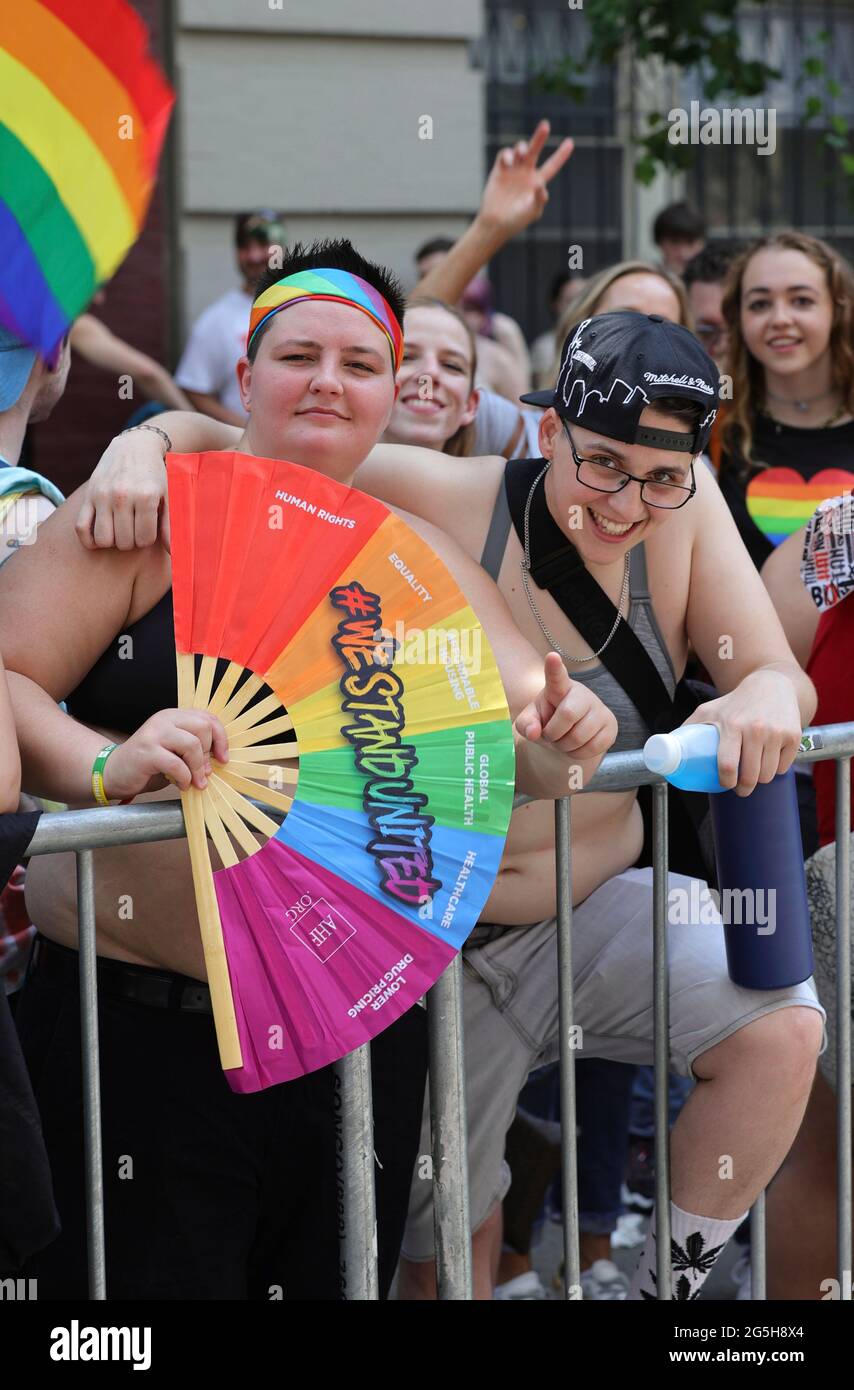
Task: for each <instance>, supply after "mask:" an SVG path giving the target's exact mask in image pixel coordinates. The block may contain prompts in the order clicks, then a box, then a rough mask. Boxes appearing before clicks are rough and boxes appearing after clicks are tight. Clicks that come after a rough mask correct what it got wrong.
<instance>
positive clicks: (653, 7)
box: [535, 0, 854, 202]
mask: <svg viewBox="0 0 854 1390" xmlns="http://www.w3.org/2000/svg"><path fill="white" fill-rule="evenodd" d="M754 3H755V4H756V5H758V6H761V5H764V4H768V3H770V0H754ZM739 4H740V0H585V3H584V16H585V19H586V22H587V29H588V34H589V38H588V42H587V46H586V48H585V50H584V52H583V53H581V54H580V56H577V57H576V56H569V57H565V58H562V59H561V60H560V61H558V62H556V63H555V64H553V65H552V66H551V67H550V68H549V69H548V70H547V71H546V72H544V73H541V74H540V75H539V77H538V78H537V79H536V82H535V86H536V87H537V88H539V89H540V90H542V91H550V92H563V93H566V94H568V95H569V96H570V97H571V99H572V100H573V101H575V102H582V101H584V100H585V98H586V96H587V92H588V90H589V74H590V71H591V69H592V68H594V67H599V68H609V67H614V66H615V65H616V63H617V62H618V60H619V58H620V56H621V54H622V53H623V52H624V50H625V49H626V48H627V47H629V46H630V47H631V50H632V52H633V53H634V55H635V57H636V58H640V59H643V58H649V57H653V56H654V57H657V58H658V59H660V60H661V62H663V63H664V64H667V65H671V66H673V67H676V68H682V69H685V68H699V69H700V71H701V73H702V76H703V87H704V92H705V95H706V97H707V99H708V100H709V101H710V102H717V101H719V100H721V99H722V98H732V99H735V98H744V97H758V96H761V95H762V94H763V93H764V92H765V91H766V90H767V89H768V87H769V85H770V84H771V83H772V82H774V81H777V80H779V78H780V77H781V73H780V72H779V70H778V69H776V68H773V67H771V66H770V65H769V64H767V63H764V62H760V61H756V60H754V59H747V58H744V57H743V56H742V53H741V45H740V39H739V32H738V26H737V23H736V18H737V13H738V9H739ZM810 42H811V46H812V47H813V48H814V49H817V50H819V51H814V52H811V53H809V54H808V55H807V56H806V57H805V58H804V60H803V63H802V68H801V74H800V76H799V77H798V79H797V82H798V86H803V85H805V84H807V83H808V84H809V85H810V86H811V87H812V88H813V89H815V87H816V86H819V87H820V88H821V91H820V92H818V91H816V90H812V91H810V92H809V93H808V94H807V95H806V97H805V100H804V109H803V119H804V123H805V124H808V123H809V122H810V121H814V120H816V119H817V118H818V117H819V116H821V117H823V121H824V125H825V127H826V129H825V130H824V141H825V143H826V144H827V145H828V146H830V148H831V149H833V150H835V151H836V152H837V155H838V164H839V168H840V170H841V172H842V173H843V175H844V177H845V180H846V183H847V187H848V192H849V198H851V200H852V202H854V153H852V149H851V129H850V127H849V123H848V121H847V120H846V119H845V117H844V116H841V115H838V114H836V113H835V112H833V111H832V110H831V109H830V108H831V107H832V105H833V102H834V101H835V100H836V99H838V98H839V97H840V96H841V95H842V89H841V87H840V84H839V83H838V82H837V81H836V80H835V78H832V77H830V76H829V75H828V71H827V67H828V65H827V61H826V55H827V53H829V51H830V47H831V45H832V43H833V33H832V32H831V31H830V30H829V29H822V30H820V31H819V32H818V33H816V34H815V35H814V36H813V38H812V40H811V41H810ZM823 53H824V55H825V56H822V54H823ZM647 125H648V127H649V128H648V129H647V130H646V131H644V132H642V133H640V134H638V135H636V136H635V137H634V143H635V145H636V146H637V150H638V158H637V161H636V163H635V177H636V178H637V179H638V180H639V182H641V183H645V184H648V183H651V182H652V180H653V179H654V178H655V175H656V173H657V171H658V170H659V169H662V168H663V169H670V170H679V169H685V168H688V167H690V166H691V164H693V162H694V159H695V157H696V150H695V149H694V148H693V147H692V146H690V145H672V144H670V142H669V141H668V139H667V118H666V116H665V114H664V113H663V112H652V113H650V114H649V115H648V116H647Z"/></svg>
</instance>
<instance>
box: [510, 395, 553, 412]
mask: <svg viewBox="0 0 854 1390" xmlns="http://www.w3.org/2000/svg"><path fill="white" fill-rule="evenodd" d="M554 398H555V393H554V391H526V392H525V394H524V396H520V397H519V400H520V401H524V402H525V404H526V405H538V406H539V407H540V409H541V410H548V409H549V408H550V406H552V405H553V404H554Z"/></svg>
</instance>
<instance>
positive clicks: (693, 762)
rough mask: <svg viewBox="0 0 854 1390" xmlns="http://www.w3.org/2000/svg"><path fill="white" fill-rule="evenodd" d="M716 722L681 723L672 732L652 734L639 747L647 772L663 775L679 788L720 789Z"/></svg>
mask: <svg viewBox="0 0 854 1390" xmlns="http://www.w3.org/2000/svg"><path fill="white" fill-rule="evenodd" d="M719 740H720V734H719V733H718V728H717V725H716V724H683V725H682V727H681V728H679V729H674V730H673V733H672V734H653V736H652V738H648V739H647V741H646V743H645V744H644V748H643V760H644V762H645V763H646V765H647V767H648V768H649V770H650V772H657V773H659V774H660V776H662V777H666V778H667V780H668V782H670V783H671V785H672V786H674V787H679V788H680V790H681V791H683V792H722V791H723V787H722V786H721V784H720V781H719V780H718V742H719Z"/></svg>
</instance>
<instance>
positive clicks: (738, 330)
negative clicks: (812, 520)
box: [719, 231, 854, 566]
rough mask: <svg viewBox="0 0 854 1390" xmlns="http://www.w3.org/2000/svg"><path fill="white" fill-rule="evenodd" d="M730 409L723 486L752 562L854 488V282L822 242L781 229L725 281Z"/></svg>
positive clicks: (735, 266)
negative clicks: (846, 487) (828, 501)
mask: <svg viewBox="0 0 854 1390" xmlns="http://www.w3.org/2000/svg"><path fill="white" fill-rule="evenodd" d="M723 313H724V318H725V320H726V323H727V330H728V335H729V353H728V363H727V372H728V374H729V377H730V378H731V400H729V401H727V402H726V406H725V415H724V418H723V425H722V430H721V438H722V443H723V453H722V457H721V464H720V472H719V482H720V485H721V490H722V491H723V494H724V496H725V498H726V500H727V503H728V505H729V508H730V511H731V512H732V514H733V516H734V518H735V521H736V525H737V526H738V529H739V531H740V533H741V536H742V539H743V541H744V543H745V545H746V546H747V548H748V550H749V551H750V554H751V556H752V558H753V560H754V563H755V564H757V565H758V566H761V565H762V564H763V562H764V561H765V560H766V559H767V557H768V556H769V555H770V554H771V552H772V550H773V549H774V547H775V546H776V545H778V544H779V543H780V541H782V540H783V539H784V538H785V537H786V536H787V535H789V534H791V532H792V531H794V530H797V528H798V527H799V526H801V525H803V524H804V522H806V520H807V518H808V517H809V515H810V514H811V512H812V510H813V508H814V507H815V506H816V505H817V504H818V503H819V502H820V501H821V500H822V499H823V498H825V497H832V496H834V495H835V494H836V493H838V492H840V491H841V490H842V486H844V481H845V480H844V478H843V477H842V476H841V475H842V474H845V473H847V474H850V476H851V484H850V485H854V273H852V270H851V267H850V266H849V264H848V262H847V261H846V260H845V258H844V257H843V256H841V255H840V254H839V253H838V252H837V251H834V250H833V248H832V247H830V246H828V245H827V243H826V242H824V241H821V240H819V238H818V237H813V236H807V235H806V234H805V233H803V232H796V231H786V232H777V233H774V234H773V235H771V236H765V237H761V238H760V239H759V240H758V241H754V242H753V243H752V244H751V245H750V246H748V247H747V248H746V249H745V250H744V251H743V252H742V254H741V255H740V256H739V257H738V258H737V259H736V261H735V262H734V263H733V265H732V267H731V269H730V273H729V275H728V277H727V286H726V290H725V293H724V299H723Z"/></svg>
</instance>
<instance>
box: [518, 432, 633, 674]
mask: <svg viewBox="0 0 854 1390" xmlns="http://www.w3.org/2000/svg"><path fill="white" fill-rule="evenodd" d="M550 464H551V460H549V462H548V463H547V464H546V466H545V468H543V469H541V470H540V472H539V473H538V474H537V476H536V478H535V479H534V483H533V486H532V488H531V491H530V492H529V493H528V500H527V502H526V503H525V558H524V559H523V560H520V562H519V568H520V570H521V571H522V585H523V587H524V590H525V595H526V597H527V599H528V603H529V605H530V608H531V612H532V613H533V615H534V617H535V618H536V620H537V622H538V623H539V625H540V630H541V631H542V634H543V636H544V637H545V639H546V641H547V642H548V643H549V645H550V646H551V647H552V648H553V650H554V651H556V652H557V653H558V655H559V656H562V657H563V659H564V661H572V662H574V663H575V664H576V665H579V666H580V665H583V663H584V662H585V661H593V660H594V659H595V658H596V657H597V656H601V655H602V653H603V652H604V650H605V648H606V647H607V645H608V643H609V642H610V641H611V638H612V637H613V636H614V633H615V632H616V631H617V628H618V627H619V626H620V617H621V611H622V607H623V604H624V603H625V601H626V594H627V593H628V588H629V572H630V560H629V552H628V550H627V551H626V557H625V562H624V567H623V587H622V589H621V590H620V601H619V603H618V604H617V617H616V621H615V622H614V626H613V627H612V628H611V631H610V632H609V633H608V636H607V637H606V638H605V641H604V642H603V643H602V645H601V647H599V648H598V650H597V651H595V652H591V653H590V655H589V656H570V655H569V653H568V652H565V651H564V649H563V647H562V646H560V644H559V643H558V642H556V641H555V639H554V637H553V636H552V634H551V633H550V632H549V630H548V628H547V627H546V625H545V623H544V622H543V620H542V618H541V617H540V614H539V611H538V609H537V605H536V604H535V602H534V595H533V594H532V593H531V589H530V586H529V584H528V575H529V574H530V572H531V548H530V536H529V526H530V515H531V502H532V501H533V498H534V493H535V492H536V490H537V484H538V483H539V481H540V479H541V478H544V477H545V475H546V473H547V472H548V470H549V467H550Z"/></svg>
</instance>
